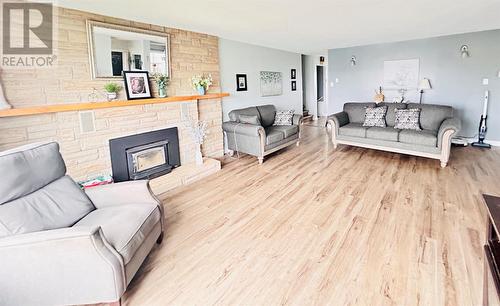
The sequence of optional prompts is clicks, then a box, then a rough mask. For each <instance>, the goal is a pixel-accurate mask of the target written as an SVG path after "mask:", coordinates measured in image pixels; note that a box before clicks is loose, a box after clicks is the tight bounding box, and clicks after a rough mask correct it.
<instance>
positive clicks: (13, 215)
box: [0, 176, 95, 237]
mask: <svg viewBox="0 0 500 306" xmlns="http://www.w3.org/2000/svg"><path fill="white" fill-rule="evenodd" d="M94 209H95V207H94V205H93V204H92V202H90V200H89V198H88V197H87V195H86V194H85V193H84V192H83V191H82V190H81V189H80V187H78V185H77V184H76V183H75V182H74V181H73V180H72V179H71V178H70V177H69V176H63V177H62V178H60V179H58V180H56V181H54V182H52V183H50V184H48V185H47V186H44V187H42V188H40V189H39V190H37V191H35V192H32V193H30V194H28V195H26V196H23V197H21V198H18V199H15V200H13V201H10V202H7V203H4V204H3V205H0V237H3V236H10V235H16V234H24V233H31V232H36V231H43V230H51V229H58V228H63V227H70V226H72V225H73V224H75V223H76V222H78V221H79V220H80V219H81V218H83V217H84V216H86V215H87V214H88V213H90V212H91V211H93V210H94Z"/></svg>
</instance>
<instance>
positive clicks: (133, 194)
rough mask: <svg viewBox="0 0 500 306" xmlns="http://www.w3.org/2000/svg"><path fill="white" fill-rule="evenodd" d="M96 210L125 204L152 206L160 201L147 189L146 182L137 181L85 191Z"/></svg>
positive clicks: (147, 182) (147, 184)
mask: <svg viewBox="0 0 500 306" xmlns="http://www.w3.org/2000/svg"><path fill="white" fill-rule="evenodd" d="M85 193H86V194H87V196H88V197H89V198H90V200H91V201H92V203H94V206H95V207H96V208H103V207H107V206H116V205H126V204H154V205H159V206H161V205H160V201H159V200H158V199H157V198H156V197H155V196H154V194H153V193H152V192H151V189H150V188H149V181H148V180H137V181H129V182H122V183H115V184H109V185H102V186H96V187H92V188H87V189H85Z"/></svg>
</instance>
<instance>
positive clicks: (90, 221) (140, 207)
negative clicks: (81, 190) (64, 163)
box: [75, 204, 161, 264]
mask: <svg viewBox="0 0 500 306" xmlns="http://www.w3.org/2000/svg"><path fill="white" fill-rule="evenodd" d="M160 218H161V213H160V210H159V209H158V206H156V205H154V204H127V205H116V206H109V207H105V208H99V209H96V210H94V211H93V212H91V213H90V214H88V215H87V216H85V218H83V219H82V220H80V221H79V222H78V223H76V224H75V226H100V227H101V229H102V232H103V234H104V237H105V238H106V240H107V241H108V242H109V243H110V244H111V245H112V246H113V247H114V248H115V249H116V251H117V252H118V253H120V255H121V256H122V257H123V262H124V263H125V264H127V263H128V262H129V261H130V259H131V258H132V257H133V256H134V254H135V252H136V251H137V249H138V248H139V247H140V246H141V244H142V243H143V242H144V239H145V238H146V237H147V236H148V234H149V233H150V232H151V230H152V229H153V227H154V226H155V224H157V223H158V222H160Z"/></svg>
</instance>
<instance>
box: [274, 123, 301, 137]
mask: <svg viewBox="0 0 500 306" xmlns="http://www.w3.org/2000/svg"><path fill="white" fill-rule="evenodd" d="M273 129H276V130H279V131H281V132H283V134H284V137H285V138H288V137H290V136H292V135H295V134H297V133H298V132H299V127H298V126H296V125H276V126H273Z"/></svg>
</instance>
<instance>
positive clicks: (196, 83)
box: [191, 74, 213, 96]
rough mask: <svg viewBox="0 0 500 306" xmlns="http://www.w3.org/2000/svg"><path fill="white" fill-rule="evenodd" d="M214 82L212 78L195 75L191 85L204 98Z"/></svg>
mask: <svg viewBox="0 0 500 306" xmlns="http://www.w3.org/2000/svg"><path fill="white" fill-rule="evenodd" d="M212 83H213V80H212V76H211V75H210V74H209V75H195V76H193V77H192V78H191V84H192V85H193V88H194V89H195V90H196V91H198V94H199V95H201V96H203V95H205V94H206V93H207V90H208V88H209V87H210V86H212Z"/></svg>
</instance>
